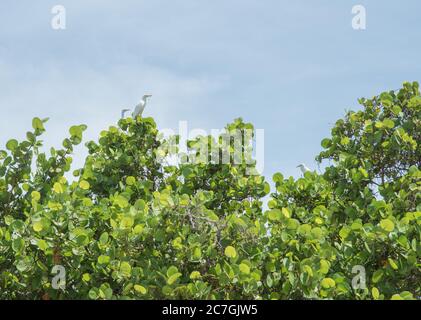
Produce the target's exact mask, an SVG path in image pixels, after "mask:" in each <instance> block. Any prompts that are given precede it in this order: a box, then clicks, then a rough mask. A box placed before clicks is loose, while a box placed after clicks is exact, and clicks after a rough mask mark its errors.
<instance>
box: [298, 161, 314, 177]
mask: <svg viewBox="0 0 421 320" xmlns="http://www.w3.org/2000/svg"><path fill="white" fill-rule="evenodd" d="M297 168H300V170H301V172H302V173H303V174H305V173H306V172H309V171H311V170H310V168H309V167H307V166H306V165H305V164H304V163H302V164H300V165H298V166H297Z"/></svg>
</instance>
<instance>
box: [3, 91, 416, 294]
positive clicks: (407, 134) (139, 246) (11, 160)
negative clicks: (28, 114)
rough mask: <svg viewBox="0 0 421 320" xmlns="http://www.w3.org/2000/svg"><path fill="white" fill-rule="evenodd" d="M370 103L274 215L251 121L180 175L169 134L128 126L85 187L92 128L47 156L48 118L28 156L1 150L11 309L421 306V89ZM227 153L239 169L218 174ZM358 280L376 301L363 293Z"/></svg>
mask: <svg viewBox="0 0 421 320" xmlns="http://www.w3.org/2000/svg"><path fill="white" fill-rule="evenodd" d="M360 102H361V104H362V106H363V109H362V110H361V111H358V112H349V113H348V114H347V115H346V117H345V118H344V119H341V120H339V121H338V122H337V123H336V125H335V127H334V128H333V129H332V136H331V137H330V138H326V139H324V140H323V141H322V147H323V148H324V151H323V152H321V153H320V155H319V156H318V157H317V160H318V161H320V162H322V161H327V162H328V164H327V167H326V169H325V170H324V173H323V174H321V175H319V174H317V173H311V172H308V173H306V174H305V175H304V176H303V177H302V178H299V179H297V180H294V179H293V178H288V179H285V178H284V177H283V175H282V174H280V173H277V174H275V175H274V177H273V181H274V183H275V190H273V192H272V194H271V197H270V199H269V201H268V207H269V209H268V210H266V211H265V210H264V209H263V198H264V197H265V196H267V195H268V194H269V192H270V190H269V189H270V188H269V184H268V183H267V182H266V181H265V179H264V177H262V176H260V175H257V174H256V175H250V174H249V173H250V170H253V168H254V163H253V162H249V161H244V160H247V159H246V156H245V155H246V151H247V150H249V148H250V147H251V145H252V139H253V135H247V134H245V133H246V132H249V131H248V130H253V126H252V125H251V124H247V123H244V122H243V121H242V120H241V119H237V120H235V121H234V122H233V123H231V124H229V125H228V126H227V127H226V129H227V133H226V134H221V136H220V137H217V138H215V137H211V136H208V137H198V138H196V139H194V140H192V141H189V143H188V144H189V147H190V150H189V153H188V154H186V155H184V156H185V160H187V159H188V160H195V161H194V162H193V163H192V161H184V162H181V163H179V164H177V165H171V164H168V163H166V162H165V161H162V159H163V158H165V157H166V156H167V155H169V154H170V151H171V150H169V148H167V146H168V143H169V140H162V139H160V138H159V132H158V130H157V128H156V124H155V122H154V121H153V119H151V118H140V117H139V118H138V119H136V120H134V119H131V118H129V119H123V120H120V121H119V123H118V126H116V127H114V126H113V127H110V128H109V129H108V130H106V131H103V132H101V135H100V138H99V141H98V142H92V141H91V142H88V143H87V144H86V146H87V148H88V151H89V155H88V157H87V159H86V163H85V165H84V167H83V168H81V169H79V170H76V171H74V172H73V175H74V177H75V179H74V181H69V180H68V176H69V175H68V173H69V171H70V168H71V163H72V158H71V154H72V152H73V148H74V146H75V145H78V144H80V143H81V141H82V138H83V137H82V136H83V132H84V130H85V129H86V126H84V125H80V126H73V127H71V128H70V130H69V134H70V137H69V138H66V139H65V140H64V141H63V149H59V150H56V149H54V148H53V149H51V150H50V153H49V155H47V154H45V153H42V152H41V151H40V148H41V146H42V143H41V141H40V140H39V136H41V135H42V134H43V133H44V131H45V128H44V124H45V122H46V121H47V120H46V119H45V120H41V119H38V118H35V119H34V120H33V122H32V127H33V130H34V131H32V132H28V133H27V140H25V141H22V142H19V141H17V140H10V141H8V142H7V144H6V150H4V151H3V150H0V298H2V299H14V298H20V299H176V298H178V299H376V300H380V299H395V300H396V299H414V298H416V297H419V296H420V293H421V292H420V281H419V280H420V279H421V272H420V255H421V246H420V233H421V229H420V224H421V204H420V194H421V193H420V188H421V179H420V178H421V172H420V164H421V163H420V161H421V160H420V159H421V149H420V141H421V137H420V134H421V128H420V119H421V97H420V93H419V87H418V84H417V83H412V84H409V83H405V84H404V86H403V88H402V89H401V90H400V91H399V92H398V93H395V92H388V93H383V94H381V95H379V96H377V97H374V98H373V99H371V100H367V99H361V100H360ZM235 132H237V133H238V132H240V133H241V134H242V136H243V138H242V139H241V140H240V141H241V150H242V151H243V152H242V153H241V155H238V154H233V152H232V151H233V147H234V144H235V143H236V142H235V139H233V137H232V136H231V137H230V136H227V134H228V135H229V134H234V133H235ZM172 138H175V139H177V137H172ZM172 138H169V139H172ZM216 145H218V146H219V149H217V150H218V151H217V153H216V154H215V151H214V150H215V149H214V148H213V147H215V146H216ZM224 152H228V153H229V155H230V158H229V159H230V161H229V162H228V163H220V161H208V160H209V159H215V156H216V158H218V157H220V156H222V155H223V154H224ZM236 157H237V158H236ZM238 157H240V160H241V161H238V160H239V159H238ZM219 159H220V158H219ZM55 265H62V266H64V267H65V269H66V286H65V289H64V290H63V289H58V290H57V289H54V288H53V287H52V278H53V277H54V274H52V269H53V267H54V266H55ZM355 266H363V267H364V268H365V270H366V274H367V277H366V288H365V289H358V288H357V289H356V288H353V286H352V280H353V278H354V277H355V276H356V274H355V273H353V272H354V271H353V268H354V267H355Z"/></svg>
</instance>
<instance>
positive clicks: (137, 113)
mask: <svg viewBox="0 0 421 320" xmlns="http://www.w3.org/2000/svg"><path fill="white" fill-rule="evenodd" d="M150 97H152V95H151V94H145V95H144V96H143V97H142V100H140V102H139V104H138V105H137V106H136V107H135V109H134V111H133V112H132V117H133V119H136V118H137V117H138V116H142V113H143V110H145V107H146V104H147V103H148V99H149V98H150ZM128 111H130V109H123V110H121V118H122V119H123V118H124V117H125V114H126V112H128Z"/></svg>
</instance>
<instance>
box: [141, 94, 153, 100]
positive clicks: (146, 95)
mask: <svg viewBox="0 0 421 320" xmlns="http://www.w3.org/2000/svg"><path fill="white" fill-rule="evenodd" d="M150 97H152V95H151V94H145V95H144V96H143V100H145V101H146V100H147V99H149V98H150Z"/></svg>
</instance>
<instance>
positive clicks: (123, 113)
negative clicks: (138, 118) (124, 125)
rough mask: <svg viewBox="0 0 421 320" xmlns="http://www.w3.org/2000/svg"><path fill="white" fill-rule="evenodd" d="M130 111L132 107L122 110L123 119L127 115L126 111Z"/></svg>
mask: <svg viewBox="0 0 421 320" xmlns="http://www.w3.org/2000/svg"><path fill="white" fill-rule="evenodd" d="M129 111H130V109H123V110H121V119H124V117H125V115H126V112H129Z"/></svg>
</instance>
